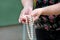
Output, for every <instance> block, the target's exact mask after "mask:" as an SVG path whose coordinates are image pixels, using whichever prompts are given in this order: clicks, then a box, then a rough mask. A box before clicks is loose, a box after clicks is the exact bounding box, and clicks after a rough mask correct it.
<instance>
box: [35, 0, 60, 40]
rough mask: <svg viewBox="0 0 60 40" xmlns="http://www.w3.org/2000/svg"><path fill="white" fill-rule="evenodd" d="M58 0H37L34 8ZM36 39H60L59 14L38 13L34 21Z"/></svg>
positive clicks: (57, 0) (51, 3)
mask: <svg viewBox="0 0 60 40" xmlns="http://www.w3.org/2000/svg"><path fill="white" fill-rule="evenodd" d="M59 1H60V0H37V1H36V6H35V8H41V7H45V6H49V5H53V4H56V3H58V2H59ZM34 25H35V26H37V28H36V30H35V31H36V38H37V40H60V29H59V28H60V14H59V15H40V17H39V19H38V20H36V21H35V23H34Z"/></svg>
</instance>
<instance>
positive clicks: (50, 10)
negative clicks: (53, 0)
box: [41, 3, 60, 15]
mask: <svg viewBox="0 0 60 40" xmlns="http://www.w3.org/2000/svg"><path fill="white" fill-rule="evenodd" d="M42 9H43V11H42V14H41V15H58V14H60V3H58V4H55V5H51V6H47V7H44V8H42Z"/></svg>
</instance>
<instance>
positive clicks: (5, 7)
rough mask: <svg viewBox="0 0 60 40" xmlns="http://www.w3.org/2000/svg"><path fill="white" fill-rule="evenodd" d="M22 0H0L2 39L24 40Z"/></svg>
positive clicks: (0, 34)
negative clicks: (21, 20) (21, 18)
mask: <svg viewBox="0 0 60 40" xmlns="http://www.w3.org/2000/svg"><path fill="white" fill-rule="evenodd" d="M22 8H23V7H22V4H21V0H0V40H22V24H19V23H18V18H19V15H20V12H21V9H22Z"/></svg>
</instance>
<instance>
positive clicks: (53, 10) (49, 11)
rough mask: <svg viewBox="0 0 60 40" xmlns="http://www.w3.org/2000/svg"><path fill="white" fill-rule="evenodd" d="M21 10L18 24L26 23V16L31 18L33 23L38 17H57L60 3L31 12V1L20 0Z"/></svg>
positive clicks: (59, 11) (59, 12)
mask: <svg viewBox="0 0 60 40" xmlns="http://www.w3.org/2000/svg"><path fill="white" fill-rule="evenodd" d="M22 5H23V7H24V8H23V9H22V11H21V14H20V17H19V23H21V22H22V23H26V21H28V20H26V19H27V16H28V17H30V16H32V17H33V21H35V20H37V19H38V18H39V16H40V15H58V14H60V3H57V4H54V5H51V6H47V7H43V8H38V9H34V10H33V0H22Z"/></svg>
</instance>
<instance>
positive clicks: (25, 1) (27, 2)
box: [21, 0, 33, 7]
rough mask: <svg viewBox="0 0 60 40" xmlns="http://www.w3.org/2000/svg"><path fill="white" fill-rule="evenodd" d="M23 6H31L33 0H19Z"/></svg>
mask: <svg viewBox="0 0 60 40" xmlns="http://www.w3.org/2000/svg"><path fill="white" fill-rule="evenodd" d="M21 1H22V5H23V7H33V0H21Z"/></svg>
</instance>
